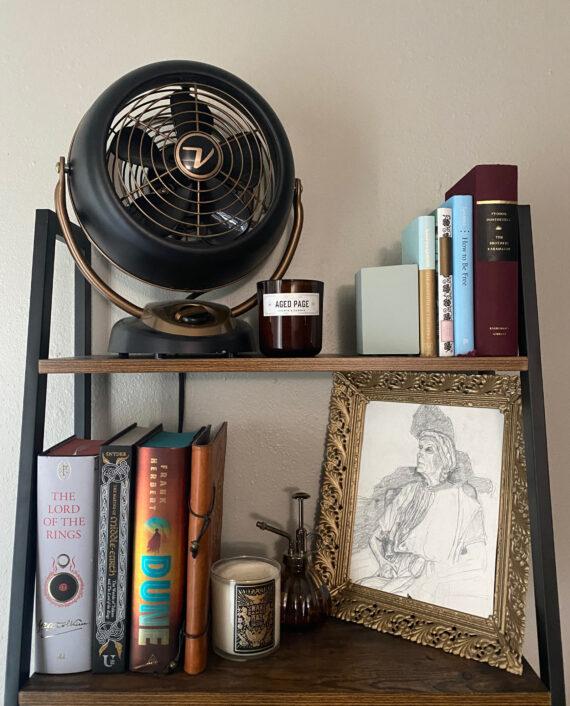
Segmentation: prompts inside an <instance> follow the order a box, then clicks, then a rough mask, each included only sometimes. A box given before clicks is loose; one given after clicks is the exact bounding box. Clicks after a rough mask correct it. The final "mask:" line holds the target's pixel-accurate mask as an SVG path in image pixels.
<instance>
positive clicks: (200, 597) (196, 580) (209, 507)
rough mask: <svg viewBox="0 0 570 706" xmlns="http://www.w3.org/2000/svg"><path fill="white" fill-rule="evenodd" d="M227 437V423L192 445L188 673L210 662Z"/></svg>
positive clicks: (194, 672) (186, 662) (188, 578)
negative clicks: (213, 586) (212, 586)
mask: <svg viewBox="0 0 570 706" xmlns="http://www.w3.org/2000/svg"><path fill="white" fill-rule="evenodd" d="M202 438H203V437H202ZM226 438H227V423H226V422H224V423H223V424H222V426H221V427H220V428H219V430H218V431H217V433H216V434H215V436H214V438H213V439H212V440H211V441H208V440H207V439H204V442H203V443H201V439H198V440H196V442H195V443H194V444H193V446H192V478H191V481H190V518H189V522H188V564H187V581H186V591H187V597H186V639H185V650H184V671H185V672H186V673H188V674H199V673H200V672H203V671H204V669H205V668H206V662H207V659H208V613H209V607H210V605H209V596H210V567H211V566H212V564H213V562H215V561H217V560H218V559H219V556H220V542H221V536H222V505H223V491H224V464H225V459H226Z"/></svg>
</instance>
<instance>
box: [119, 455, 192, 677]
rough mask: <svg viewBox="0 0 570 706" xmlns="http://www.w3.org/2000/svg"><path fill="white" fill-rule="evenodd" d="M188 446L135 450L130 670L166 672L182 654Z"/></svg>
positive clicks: (186, 534) (188, 467)
mask: <svg viewBox="0 0 570 706" xmlns="http://www.w3.org/2000/svg"><path fill="white" fill-rule="evenodd" d="M189 475H190V447H184V448H156V447H146V446H143V447H140V448H139V449H138V451H137V479H136V491H135V522H134V528H135V529H134V539H133V545H134V554H133V592H132V609H131V639H130V658H129V668H130V669H131V670H132V671H136V672H154V673H166V672H168V671H171V670H172V669H173V668H174V667H175V666H176V664H177V662H178V659H179V657H180V651H181V634H180V631H181V626H182V619H183V615H182V609H183V603H184V586H185V578H186V546H187V536H188V524H187V522H188V517H187V502H188V480H189Z"/></svg>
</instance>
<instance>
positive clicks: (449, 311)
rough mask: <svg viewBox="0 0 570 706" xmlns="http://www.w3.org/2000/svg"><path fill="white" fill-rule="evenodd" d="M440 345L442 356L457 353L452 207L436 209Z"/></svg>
mask: <svg viewBox="0 0 570 706" xmlns="http://www.w3.org/2000/svg"><path fill="white" fill-rule="evenodd" d="M435 217H436V226H435V227H436V247H437V308H438V324H439V326H438V346H439V355H440V356H453V355H455V346H454V344H453V273H452V267H453V262H452V258H453V255H452V242H453V241H452V237H453V236H452V233H453V220H452V212H451V209H450V208H446V207H445V206H442V207H440V208H438V209H437V210H436V214H435Z"/></svg>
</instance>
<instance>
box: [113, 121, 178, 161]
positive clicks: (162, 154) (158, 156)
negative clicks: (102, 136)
mask: <svg viewBox="0 0 570 706" xmlns="http://www.w3.org/2000/svg"><path fill="white" fill-rule="evenodd" d="M110 151H111V152H114V153H116V154H117V155H118V157H119V159H122V160H123V162H129V163H130V164H138V165H141V166H143V167H148V168H149V169H154V168H155V167H157V166H158V167H160V166H164V167H166V168H168V169H171V168H172V167H173V166H174V164H175V162H174V146H173V145H171V144H167V145H165V147H164V149H163V148H160V147H158V146H157V144H156V142H155V141H154V140H153V139H152V137H151V136H150V135H149V134H148V133H147V132H145V131H144V130H141V129H140V128H138V127H133V128H129V129H126V128H125V129H123V130H121V131H120V133H118V134H116V135H115V136H114V137H113V141H112V143H111V147H110Z"/></svg>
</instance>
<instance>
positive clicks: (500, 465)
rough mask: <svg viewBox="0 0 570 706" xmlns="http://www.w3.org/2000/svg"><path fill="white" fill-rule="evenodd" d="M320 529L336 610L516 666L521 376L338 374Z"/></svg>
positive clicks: (522, 577)
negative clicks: (398, 460) (398, 458)
mask: <svg viewBox="0 0 570 706" xmlns="http://www.w3.org/2000/svg"><path fill="white" fill-rule="evenodd" d="M477 410H490V412H489V411H480V412H478V411H477ZM493 410H494V411H493ZM493 430H495V431H493ZM499 432H500V437H499ZM399 444H400V445H399ZM410 444H412V445H415V446H414V449H415V450H414V452H413V453H414V455H413V456H412V457H411V449H412V446H411V445H410ZM400 452H401V455H402V456H406V458H402V462H403V465H401V466H399V467H398V468H397V469H395V470H393V471H392V467H393V466H391V465H390V463H391V462H390V459H391V458H392V456H394V454H398V453H400ZM406 464H407V465H406ZM430 474H431V475H430ZM376 480H377V481H378V482H377V483H375V481H376ZM370 488H372V491H370ZM367 489H368V490H367ZM318 533H319V535H320V538H321V545H320V547H319V548H318V550H317V554H316V570H317V571H318V573H319V574H320V575H321V578H322V579H323V580H324V582H325V583H326V584H327V585H328V587H329V588H330V590H331V594H332V615H334V616H335V617H337V618H341V619H343V620H348V621H351V622H356V623H361V624H363V625H365V626H367V627H369V628H373V629H375V630H379V631H381V632H385V633H390V634H392V635H398V636H401V637H403V638H405V639H408V640H412V641H413V642H417V643H420V644H422V645H429V646H432V647H436V648H439V649H442V650H444V651H446V652H451V653H453V654H456V655H460V656H462V657H466V658H468V659H475V660H478V661H481V662H487V663H489V664H490V665H492V666H495V667H499V668H501V669H506V670H508V671H510V672H513V673H515V674H520V673H521V672H522V654H521V652H522V643H523V636H524V622H525V612H524V611H525V594H526V589H527V583H528V559H529V549H530V533H529V520H528V502H527V489H526V468H525V459H524V442H523V435H522V422H521V401H520V383H519V379H518V377H511V376H498V375H475V374H474V375H455V374H447V373H446V374H444V373H441V374H440V373H373V372H371V373H366V372H365V373H357V372H354V373H336V374H335V375H334V379H333V389H332V395H331V402H330V417H329V426H328V437H327V446H326V455H325V462H324V469H323V477H322V483H321V499H320V519H319V525H318ZM362 557H364V559H362ZM363 562H364V563H363ZM363 567H364V568H363ZM359 572H360V573H359ZM489 577H490V578H489ZM462 586H468V588H461V587H462ZM426 596H435V597H436V600H434V601H433V602H430V601H429V600H426V599H425V597H426ZM420 598H422V600H420ZM456 605H457V606H459V607H460V608H461V609H456V608H455V606H456ZM466 606H467V607H470V606H473V607H474V612H471V611H470V610H467V609H466Z"/></svg>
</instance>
